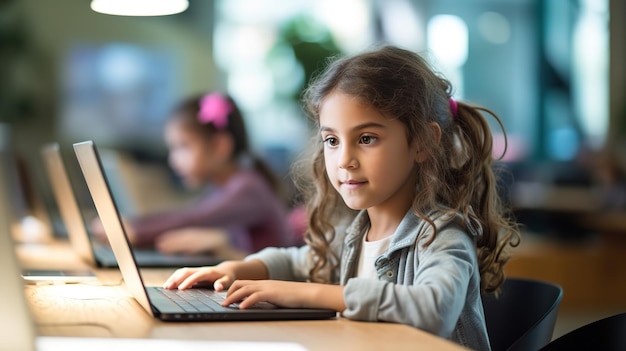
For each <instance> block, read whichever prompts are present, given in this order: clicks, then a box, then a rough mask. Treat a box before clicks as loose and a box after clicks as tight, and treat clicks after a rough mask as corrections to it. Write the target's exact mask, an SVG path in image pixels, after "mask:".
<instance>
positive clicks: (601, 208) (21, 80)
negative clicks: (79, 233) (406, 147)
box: [0, 0, 626, 337]
mask: <svg viewBox="0 0 626 351" xmlns="http://www.w3.org/2000/svg"><path fill="white" fill-rule="evenodd" d="M0 14H1V15H0V63H1V64H0V77H1V78H0V122H3V123H8V124H10V125H11V127H12V131H13V141H14V144H15V148H16V150H17V152H18V154H19V156H20V159H22V160H23V161H24V169H26V170H27V171H25V174H26V175H27V176H28V179H29V184H30V185H29V186H26V187H27V188H28V189H26V190H25V192H26V193H27V194H28V196H27V199H28V200H27V202H33V203H35V202H37V201H41V202H42V205H43V206H44V207H46V209H47V210H48V211H50V213H51V214H52V215H51V217H54V215H53V214H54V211H55V209H54V208H53V207H52V206H49V205H47V204H49V203H51V201H52V200H51V199H50V197H51V193H50V191H49V190H46V184H45V179H43V175H42V173H43V172H42V171H41V169H42V167H43V166H42V165H41V161H40V160H41V158H40V156H39V149H40V147H41V146H42V145H43V144H44V143H47V142H50V141H57V142H59V143H60V144H61V145H63V146H64V147H65V152H67V153H68V157H67V159H70V157H69V156H70V153H71V150H70V148H71V144H72V143H74V142H78V141H83V140H88V139H93V140H94V141H96V142H97V143H98V145H99V146H101V147H103V148H104V149H106V150H108V151H109V152H110V153H107V155H111V157H109V158H107V159H108V160H110V163H107V164H109V165H110V167H112V168H114V169H115V170H116V172H117V173H116V174H117V178H115V180H114V182H115V183H116V184H117V185H119V186H118V187H117V188H118V189H121V190H120V192H119V194H118V198H121V199H122V201H121V202H122V207H123V208H122V210H124V211H126V212H127V213H128V212H133V213H135V214H138V213H144V212H150V211H152V210H155V209H158V208H160V207H164V206H171V202H172V201H177V200H180V201H183V200H185V199H187V198H188V197H189V196H190V195H189V194H187V193H186V192H185V190H184V189H183V187H182V185H181V184H180V183H179V181H178V180H177V179H176V177H175V176H174V175H173V174H172V172H171V170H169V169H168V168H167V166H166V157H167V149H166V147H165V144H164V142H163V138H162V135H161V134H162V127H163V123H164V122H165V118H166V117H167V115H168V112H169V111H170V109H171V107H172V104H174V103H175V102H176V101H178V100H180V99H181V98H183V97H186V96H189V95H191V94H196V93H200V92H205V91H209V90H221V91H224V92H227V93H228V94H230V95H231V96H233V97H234V98H235V100H236V101H237V102H238V104H239V105H240V106H241V108H242V110H243V112H244V115H245V117H246V119H247V120H246V123H247V124H248V125H249V133H250V138H251V140H252V143H253V145H254V149H255V150H256V152H257V153H258V154H259V155H260V156H262V157H264V158H265V159H266V160H267V161H268V162H269V163H270V165H271V166H272V167H273V168H274V170H275V171H276V172H278V173H279V174H280V175H281V176H282V177H284V178H285V181H286V182H288V180H289V174H288V172H289V167H290V165H291V164H292V163H293V161H294V160H295V159H296V158H297V157H298V155H299V154H300V153H301V152H302V151H303V150H304V148H305V147H306V142H307V140H308V139H309V137H310V136H311V135H312V133H314V131H312V130H311V125H310V124H309V122H308V121H307V119H306V116H305V115H304V113H303V111H302V109H301V106H300V104H299V98H300V93H301V91H302V89H303V88H304V87H305V86H306V84H307V82H308V80H309V79H310V78H311V77H312V76H314V75H315V72H316V71H317V70H318V69H320V68H321V67H323V65H324V63H325V60H326V58H328V57H330V56H334V55H341V54H349V53H355V52H358V51H360V50H363V49H366V48H368V47H371V46H373V45H376V44H377V43H381V42H387V43H391V44H395V45H399V46H402V47H405V48H409V49H412V50H414V51H416V52H419V53H421V54H423V55H425V56H426V57H428V59H429V61H430V62H431V63H432V64H433V65H434V66H435V67H437V69H438V70H439V71H440V72H442V74H444V75H445V76H446V77H448V78H449V79H450V80H451V81H452V83H453V86H455V87H456V90H455V91H454V97H455V99H457V100H462V101H466V102H471V103H476V104H480V105H484V106H487V107H489V108H490V109H492V110H493V111H495V112H496V113H497V114H498V115H499V116H500V117H501V118H502V120H503V123H504V126H505V128H506V130H507V136H508V150H507V153H506V154H505V155H504V157H502V159H501V161H500V162H499V165H500V166H502V168H503V169H504V170H505V172H504V173H503V182H502V187H501V190H502V193H503V196H504V198H505V200H506V201H509V202H510V203H511V204H512V206H513V209H514V213H515V216H516V217H517V218H518V220H519V221H520V222H521V223H522V224H523V226H524V227H523V228H524V236H523V242H522V245H521V246H520V247H519V248H517V249H516V252H515V255H514V256H513V259H512V260H511V262H510V264H509V266H508V268H507V274H508V275H509V276H519V277H531V278H537V279H543V280H548V281H552V282H555V283H558V284H559V285H561V286H562V287H563V289H564V295H563V302H562V304H561V309H560V314H559V319H558V320H557V327H556V330H555V335H554V336H555V337H558V336H559V335H560V334H563V333H565V332H567V331H569V330H571V329H574V328H576V327H578V326H581V325H583V324H586V323H588V322H591V321H594V320H597V319H599V318H602V317H605V316H609V315H612V314H614V313H617V312H623V311H624V310H626V260H625V259H624V254H626V99H625V98H624V97H625V96H624V91H626V87H625V83H626V68H625V67H624V65H623V62H626V42H625V41H624V40H623V38H621V34H622V33H624V32H625V31H626V30H625V28H624V26H625V24H624V23H625V22H626V21H625V18H626V4H625V3H624V2H622V1H621V0H577V1H570V0H555V1H542V0H499V1H497V0H463V1H461V0H459V1H455V0H385V1H383V0H342V1H333V0H297V1H295V0H280V1H278V0H211V1H206V0H190V1H189V8H188V9H187V10H186V11H185V12H183V13H180V14H176V15H170V16H164V17H120V16H110V15H104V14H98V13H95V12H93V11H92V10H91V9H90V8H89V1H85V0H55V1H39V0H6V1H2V2H0ZM492 128H493V131H494V134H495V135H496V140H495V141H494V143H495V144H494V146H495V148H494V154H495V155H496V156H500V155H501V154H502V151H503V145H504V143H503V140H504V138H503V135H502V132H501V131H500V129H499V127H498V125H493V126H492ZM154 189H161V191H154ZM83 195H84V196H83V197H85V198H86V197H88V194H87V193H86V192H85V194H83ZM293 198H294V203H295V201H296V200H297V194H293ZM33 203H26V204H24V206H23V209H22V213H21V215H23V216H24V217H28V218H33V217H34V218H36V219H39V220H42V221H45V220H46V219H43V218H39V217H37V216H39V215H40V213H35V212H34V210H33V208H34V207H36V206H35V205H34V204H33ZM47 220H50V218H48V219H47ZM53 222H54V221H53V220H50V222H49V224H50V226H52V227H53V226H54V223H53Z"/></svg>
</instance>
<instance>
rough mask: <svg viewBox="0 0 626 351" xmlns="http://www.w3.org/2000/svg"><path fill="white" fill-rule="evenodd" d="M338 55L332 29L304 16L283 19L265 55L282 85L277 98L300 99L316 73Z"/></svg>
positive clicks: (338, 50) (339, 51)
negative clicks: (285, 20)
mask: <svg viewBox="0 0 626 351" xmlns="http://www.w3.org/2000/svg"><path fill="white" fill-rule="evenodd" d="M340 54H341V50H340V49H339V47H338V46H337V44H336V43H335V40H334V39H333V37H332V34H331V32H330V31H329V30H328V28H327V27H325V26H324V25H322V24H321V23H319V22H317V21H316V20H314V19H313V18H311V17H309V16H306V15H303V16H299V17H296V18H294V19H292V20H290V21H288V22H286V23H285V24H284V25H283V26H282V28H281V29H280V34H279V38H278V40H277V41H276V44H275V45H274V47H273V48H272V49H271V50H270V52H269V53H268V56H267V60H268V64H269V66H270V67H271V68H272V71H273V72H274V74H275V75H277V76H278V77H279V79H278V81H279V82H280V83H281V85H282V86H279V87H277V90H276V91H277V93H278V95H279V96H278V97H279V98H287V99H291V100H293V101H295V102H299V101H300V98H301V95H302V92H303V90H304V89H305V88H306V87H307V86H308V85H309V81H310V80H311V79H312V78H313V77H314V75H315V74H316V72H318V71H320V70H321V69H323V68H324V66H325V64H326V63H327V61H328V59H329V58H330V57H333V56H337V55H340Z"/></svg>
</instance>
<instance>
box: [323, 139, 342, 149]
mask: <svg viewBox="0 0 626 351" xmlns="http://www.w3.org/2000/svg"><path fill="white" fill-rule="evenodd" d="M324 144H326V145H328V146H330V147H333V146H337V144H339V141H338V140H337V138H334V137H327V138H326V139H324Z"/></svg>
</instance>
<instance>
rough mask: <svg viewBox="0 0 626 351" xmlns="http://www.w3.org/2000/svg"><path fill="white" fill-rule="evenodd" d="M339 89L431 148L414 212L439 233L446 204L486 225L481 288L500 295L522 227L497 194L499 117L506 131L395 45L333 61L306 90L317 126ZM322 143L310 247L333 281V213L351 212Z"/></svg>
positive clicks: (314, 168)
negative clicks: (433, 215)
mask: <svg viewBox="0 0 626 351" xmlns="http://www.w3.org/2000/svg"><path fill="white" fill-rule="evenodd" d="M333 91H341V92H342V93H344V94H348V95H351V96H354V97H355V98H357V99H359V100H361V101H363V102H365V103H367V104H369V105H370V106H372V107H373V108H375V109H377V110H378V111H380V112H381V113H382V114H383V115H386V116H393V118H396V119H398V120H399V121H401V122H402V123H403V124H404V126H405V127H406V137H407V140H408V141H409V143H410V142H412V141H414V140H419V141H420V144H421V145H423V146H426V148H425V151H426V152H427V153H428V157H427V159H426V160H425V161H424V162H423V163H421V164H420V165H419V172H418V173H417V182H416V183H417V187H416V189H415V194H414V199H413V203H412V210H413V211H414V213H415V214H416V215H417V216H419V217H420V218H422V219H424V220H425V221H428V222H429V223H430V224H431V226H432V228H433V230H434V231H435V235H436V234H437V233H436V228H435V225H434V223H433V222H432V220H431V219H430V218H429V217H428V216H427V213H428V212H429V211H430V210H432V209H436V208H440V207H442V206H441V205H443V206H445V208H449V209H450V210H449V212H450V214H453V213H460V214H462V216H463V217H464V218H465V220H473V221H478V222H479V223H480V225H481V226H482V235H479V236H478V238H477V249H478V252H477V254H478V261H479V270H480V274H481V290H482V291H484V292H493V291H496V290H498V288H499V287H500V285H501V284H502V282H503V281H504V278H505V276H504V271H503V266H504V264H505V263H506V262H507V260H508V255H507V252H506V250H505V249H506V248H507V247H514V246H517V245H518V244H519V240H520V233H519V229H518V226H517V225H516V223H515V222H514V221H513V220H512V219H511V217H510V213H509V211H508V210H506V209H505V208H504V206H503V205H502V202H501V200H500V197H499V194H498V191H497V190H498V189H497V173H496V171H495V169H494V159H493V157H492V134H491V131H490V128H489V124H488V123H487V120H486V118H485V117H484V115H483V113H487V114H490V115H492V116H493V118H495V120H496V121H497V122H498V124H499V125H500V126H501V127H502V123H501V121H500V119H499V118H498V116H497V115H496V114H495V113H494V112H492V111H490V110H488V109H486V108H483V107H479V106H472V105H470V104H467V103H462V102H458V103H457V102H454V101H453V100H452V101H451V93H452V87H451V84H450V82H449V81H448V80H446V79H444V78H442V77H440V76H438V75H437V74H436V73H435V72H434V71H433V70H432V69H431V68H430V66H429V65H428V63H427V62H426V61H425V60H424V59H423V58H422V57H421V56H419V55H418V54H416V53H413V52H410V51H407V50H404V49H400V48H396V47H392V46H385V47H382V48H380V49H378V50H373V51H369V52H365V53H362V54H359V55H356V56H353V57H346V58H339V59H335V60H333V61H331V63H330V64H329V66H328V67H327V68H326V70H325V71H324V72H323V73H322V74H321V75H320V76H318V77H317V78H316V79H315V80H314V81H313V83H312V84H311V85H310V86H309V87H308V88H307V90H306V91H305V93H304V104H305V107H306V110H307V112H308V114H309V116H310V117H311V118H312V119H313V121H314V122H315V123H316V124H317V125H319V112H320V107H321V105H322V103H323V102H324V98H326V97H327V96H328V95H329V94H330V93H332V92H333ZM451 106H452V107H451ZM433 122H434V123H437V124H438V125H439V126H440V128H441V138H440V141H438V135H437V134H436V132H435V131H434V130H433V128H430V127H429V125H431V124H432V123H433ZM322 146H323V144H322V142H321V138H319V137H317V138H316V141H315V144H314V148H315V150H314V151H313V156H312V159H311V162H310V165H309V168H308V172H307V175H309V176H310V183H308V184H310V186H308V187H304V188H303V191H304V193H305V194H306V199H307V206H308V233H307V236H306V242H307V244H308V245H310V247H311V249H312V252H313V254H314V258H315V260H314V262H315V265H314V266H313V267H312V269H311V271H310V279H311V280H313V281H328V280H329V279H330V278H329V277H328V276H324V275H325V274H324V273H323V272H328V271H329V267H328V266H329V265H330V266H333V265H337V264H338V262H337V258H336V257H329V255H330V253H329V252H330V250H329V244H330V242H331V241H332V240H333V238H334V235H335V233H334V230H333V223H332V220H331V218H332V216H331V215H332V214H333V213H336V211H337V209H343V208H345V204H343V202H342V200H341V198H340V196H339V195H338V194H337V192H336V191H335V190H334V188H333V187H332V185H331V184H330V182H329V181H328V178H327V175H326V168H325V165H324V154H323V148H322ZM299 184H307V183H306V182H304V183H299ZM433 238H434V236H433ZM427 244H429V243H427ZM330 268H331V269H330V270H332V267H330Z"/></svg>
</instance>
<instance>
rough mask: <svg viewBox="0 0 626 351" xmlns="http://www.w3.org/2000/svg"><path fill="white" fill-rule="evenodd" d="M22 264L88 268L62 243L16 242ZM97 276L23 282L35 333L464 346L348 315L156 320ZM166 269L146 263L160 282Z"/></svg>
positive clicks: (148, 276)
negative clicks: (298, 318)
mask: <svg viewBox="0 0 626 351" xmlns="http://www.w3.org/2000/svg"><path fill="white" fill-rule="evenodd" d="M17 253H18V258H19V259H20V261H21V262H22V265H23V266H24V267H25V268H47V269H63V268H69V267H71V268H85V267H86V265H85V264H84V263H82V262H81V261H80V260H79V259H78V257H76V256H75V255H74V254H73V252H72V251H71V250H70V249H69V246H67V245H66V244H65V243H53V244H50V245H46V246H41V245H39V246H29V245H21V246H19V247H17ZM92 270H93V271H94V273H95V274H96V275H97V276H98V279H99V281H100V283H91V284H89V283H84V284H52V285H28V286H26V288H25V293H26V297H27V300H28V302H29V304H30V306H31V308H32V310H33V315H34V319H35V321H36V324H37V328H38V331H39V334H40V335H44V336H79V337H113V338H156V339H194V340H236V341H272V342H278V341H281V342H295V343H298V344H300V345H302V346H304V347H305V348H307V349H308V350H324V351H326V350H376V351H378V350H381V349H383V350H388V349H393V350H416V349H423V350H463V349H464V348H462V347H461V346H459V345H457V344H455V343H452V342H450V341H448V340H445V339H441V338H439V337H436V336H434V335H431V334H429V333H426V332H424V331H421V330H419V329H415V328H412V327H409V326H406V325H400V324H391V323H367V322H356V321H350V320H347V319H345V318H337V319H335V320H322V321H263V322H193V323H178V322H161V321H158V320H156V319H153V318H152V317H150V316H149V315H148V314H147V313H145V311H144V310H143V309H142V308H141V306H140V305H139V304H138V303H137V302H136V301H135V299H134V298H132V297H131V295H130V293H128V292H127V291H126V289H125V287H124V286H123V284H122V283H121V275H120V273H119V271H117V270H116V269H94V268H92ZM172 271H173V270H171V269H143V270H142V273H143V276H144V282H145V284H146V285H160V284H161V283H162V282H163V281H164V279H165V278H166V277H168V276H169V275H170V273H171V272H172Z"/></svg>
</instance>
